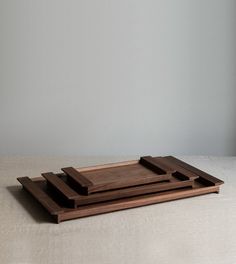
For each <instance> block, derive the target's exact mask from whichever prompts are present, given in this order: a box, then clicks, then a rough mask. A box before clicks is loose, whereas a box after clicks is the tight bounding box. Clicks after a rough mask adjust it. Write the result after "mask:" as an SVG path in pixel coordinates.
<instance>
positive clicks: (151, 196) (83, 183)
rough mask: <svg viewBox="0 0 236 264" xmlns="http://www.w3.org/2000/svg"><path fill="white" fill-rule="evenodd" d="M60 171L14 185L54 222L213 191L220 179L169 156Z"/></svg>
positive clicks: (20, 179)
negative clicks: (41, 206)
mask: <svg viewBox="0 0 236 264" xmlns="http://www.w3.org/2000/svg"><path fill="white" fill-rule="evenodd" d="M62 171H63V172H64V173H57V174H54V173H52V172H47V173H42V175H43V177H38V178H32V179H30V178H28V177H21V178H18V181H19V182H20V183H21V184H22V185H23V187H24V188H25V189H26V190H27V191H28V192H29V193H31V194H32V196H33V197H34V198H35V199H36V200H37V201H38V202H39V203H41V205H43V207H44V208H45V209H46V210H47V211H48V212H49V213H50V214H51V215H52V216H53V218H54V219H55V220H56V222H57V223H59V222H61V221H64V220H69V219H73V218H79V217H84V216H90V215H95V214H101V213H106V212H112V211H116V210H121V209H127V208H132V207H138V206H142V205H148V204H153V203H158V202H164V201H169V200H175V199H179V198H185V197H191V196H195V195H200V194H205V193H211V192H219V185H220V184H222V183H223V181H221V180H219V179H217V178H215V177H213V176H211V175H209V174H207V173H205V172H203V171H201V170H199V169H197V168H195V167H193V166H191V165H189V164H187V163H184V162H183V161H181V160H178V159H176V158H174V157H171V156H168V157H156V158H153V157H150V156H148V157H142V158H140V160H136V161H128V162H120V163H113V164H106V165H99V166H95V167H87V168H78V169H74V168H72V167H69V168H63V169H62Z"/></svg>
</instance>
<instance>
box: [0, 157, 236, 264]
mask: <svg viewBox="0 0 236 264" xmlns="http://www.w3.org/2000/svg"><path fill="white" fill-rule="evenodd" d="M129 158H130V159H133V158H134V157H119V158H115V157H109V158H108V157H100V158H99V157H71V158H69V157H59V158H55V157H0V188H1V189H0V263H3V264H5V263H43V264H46V263H55V264H59V263H67V264H69V263H79V264H83V263H86V264H89V263H99V264H103V263H107V264H115V263H119V264H121V263H122V264H125V263H127V264H138V263H142V264H144V263H145V264H149V263H158V264H170V263H175V264H178V263H179V264H184V263H188V264H189V263H191V264H195V263H196V264H201V263H202V264H203V263H204V264H211V263H212V264H218V263H220V264H235V263H236V188H235V187H236V175H235V174H236V158H235V157H179V158H181V159H183V160H185V161H186V162H189V163H191V164H193V165H194V166H197V167H199V168H201V169H203V170H205V171H207V172H209V173H210V174H213V175H214V176H216V177H219V178H220V179H222V180H224V181H225V184H224V185H222V186H221V192H220V194H215V193H214V194H209V195H204V196H199V197H194V198H188V199H182V200H177V201H172V202H166V203H162V204H156V205H150V206H145V207H140V208H135V209H129V210H124V211H119V212H115V213H109V214H103V215H98V216H92V217H87V218H81V219H76V220H71V221H67V222H63V223H61V224H59V225H58V224H54V223H52V222H48V220H49V216H48V214H47V212H45V211H44V210H43V209H41V210H39V206H38V205H37V204H36V203H35V202H34V200H31V201H30V200H29V198H31V196H30V195H29V194H27V193H26V192H24V191H23V190H22V189H21V187H20V184H19V183H18V182H17V181H16V177H20V176H29V177H33V176H39V175H40V173H41V172H47V171H54V172H57V171H59V169H60V168H62V167H65V166H74V167H79V166H87V165H94V164H99V163H107V162H114V161H121V160H128V159H129Z"/></svg>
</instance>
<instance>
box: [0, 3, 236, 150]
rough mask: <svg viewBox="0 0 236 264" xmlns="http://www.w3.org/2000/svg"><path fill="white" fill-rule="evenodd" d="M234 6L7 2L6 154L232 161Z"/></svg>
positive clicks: (235, 139) (3, 46)
mask: <svg viewBox="0 0 236 264" xmlns="http://www.w3.org/2000/svg"><path fill="white" fill-rule="evenodd" d="M235 7H236V2H235V1H230V0H195V1H194V0H178V1H177V0H163V1H157V0H132V1H131V0H121V1H120V0H116V1H115V0H113V1H112V0H111V1H109V0H99V1H98V0H70V1H67V0H65V1H62V0H38V1H36V0H34V1H32V0H28V1H27V0H21V1H19V0H5V1H4V0H0V33H1V34H0V38H1V41H0V124H1V127H0V154H7V155H11V154H17V155H18V154H22V155H31V154H33V155H43V154H45V155H77V154H78V155H123V154H125V155H144V154H151V155H158V154H167V153H168V154H184V155H188V154H204V155H206V154H207V155H208V154H212V155H232V154H236V114H235V113H236V112H235V111H236V104H235V99H236V86H235V84H236V79H235V76H236V74H235V73H236V71H235V68H236V67H235V61H236V58H235V49H236V48H235V47H236V45H235V44H236V38H235V29H236V26H235V25H236V24H235V22H236V21H235V17H236V8H235Z"/></svg>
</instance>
